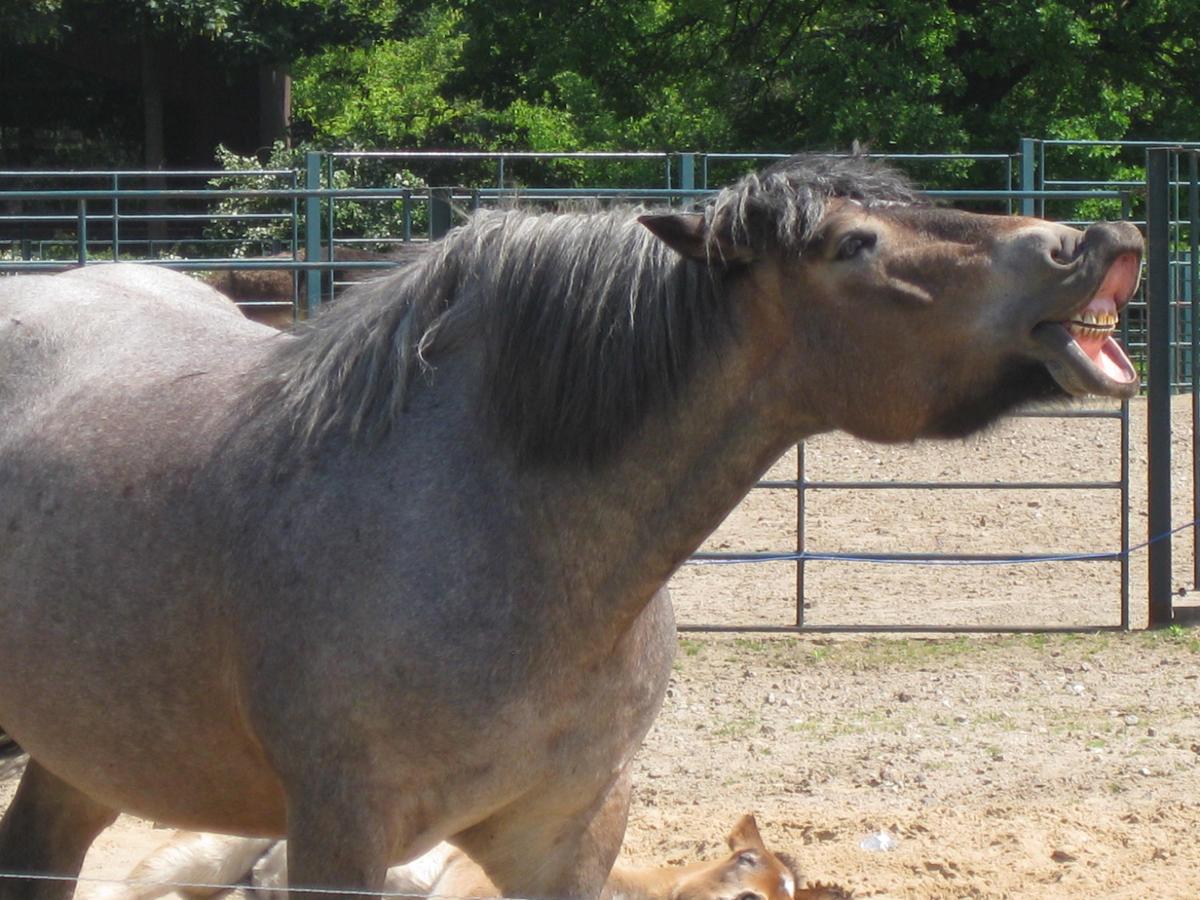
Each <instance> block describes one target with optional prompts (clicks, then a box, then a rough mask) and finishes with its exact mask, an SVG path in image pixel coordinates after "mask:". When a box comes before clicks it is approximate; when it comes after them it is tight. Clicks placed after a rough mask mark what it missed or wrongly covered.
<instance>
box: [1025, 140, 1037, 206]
mask: <svg viewBox="0 0 1200 900" xmlns="http://www.w3.org/2000/svg"><path fill="white" fill-rule="evenodd" d="M1033 148H1034V140H1033V138H1021V190H1022V191H1032V190H1034V189H1035V187H1036V186H1035V185H1034V183H1033V179H1034V165H1033ZM1035 214H1036V207H1035V206H1034V200H1033V198H1032V197H1022V198H1021V215H1023V216H1032V215H1035Z"/></svg>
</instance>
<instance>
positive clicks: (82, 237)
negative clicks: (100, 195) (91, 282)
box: [78, 197, 88, 266]
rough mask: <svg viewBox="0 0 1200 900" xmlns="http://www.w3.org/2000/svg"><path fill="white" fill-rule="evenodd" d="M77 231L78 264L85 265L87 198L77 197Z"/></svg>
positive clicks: (86, 252) (86, 255) (86, 254)
mask: <svg viewBox="0 0 1200 900" xmlns="http://www.w3.org/2000/svg"><path fill="white" fill-rule="evenodd" d="M78 232H79V264H80V265H81V266H85V265H87V257H88V251H87V242H88V233H87V200H85V199H84V198H82V197H80V198H79V225H78Z"/></svg>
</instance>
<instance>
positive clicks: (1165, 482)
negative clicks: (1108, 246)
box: [1146, 149, 1174, 628]
mask: <svg viewBox="0 0 1200 900" xmlns="http://www.w3.org/2000/svg"><path fill="white" fill-rule="evenodd" d="M1170 161H1171V157H1170V151H1169V150H1167V149H1153V150H1148V151H1147V152H1146V181H1147V184H1146V219H1147V221H1146V226H1147V232H1148V235H1147V236H1148V239H1149V240H1148V243H1149V252H1148V257H1147V277H1146V303H1147V306H1148V308H1149V327H1148V334H1147V340H1146V344H1147V351H1148V356H1149V365H1148V374H1149V377H1148V379H1147V381H1148V390H1147V393H1148V395H1149V398H1148V401H1149V402H1148V405H1149V410H1148V412H1149V416H1148V427H1147V439H1148V453H1149V469H1148V472H1147V478H1148V481H1149V485H1148V487H1149V520H1150V521H1149V540H1150V541H1151V544H1150V547H1149V556H1150V560H1149V587H1150V590H1149V593H1150V596H1149V598H1148V599H1149V625H1150V627H1151V628H1161V627H1164V626H1166V625H1170V624H1171V620H1172V618H1173V617H1174V611H1173V608H1172V602H1171V538H1170V531H1171V354H1170V340H1171V296H1170V287H1171V272H1170V264H1171V259H1170V250H1171V248H1170Z"/></svg>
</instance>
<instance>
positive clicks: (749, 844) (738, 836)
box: [729, 813, 763, 853]
mask: <svg viewBox="0 0 1200 900" xmlns="http://www.w3.org/2000/svg"><path fill="white" fill-rule="evenodd" d="M729 849H730V850H732V851H733V852H734V853H738V852H740V851H742V850H762V849H763V839H762V835H761V834H759V833H758V823H757V822H755V821H754V816H752V815H751V814H750V813H747V814H746V815H744V816H742V817H741V818H740V819H739V820H738V823H737V824H736V825H734V826H733V831H731V832H729Z"/></svg>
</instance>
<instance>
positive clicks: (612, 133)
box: [0, 0, 1200, 174]
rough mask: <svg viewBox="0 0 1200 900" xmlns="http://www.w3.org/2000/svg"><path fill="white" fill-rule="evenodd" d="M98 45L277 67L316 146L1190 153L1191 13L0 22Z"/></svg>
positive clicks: (798, 2) (1124, 8)
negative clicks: (1051, 143)
mask: <svg viewBox="0 0 1200 900" xmlns="http://www.w3.org/2000/svg"><path fill="white" fill-rule="evenodd" d="M93 29H94V30H95V34H96V35H97V37H96V38H95V40H96V41H101V40H113V39H115V37H114V36H116V37H120V35H126V36H128V35H139V34H140V35H149V36H151V37H152V38H153V39H154V40H155V41H158V42H160V43H164V44H167V45H180V44H183V43H188V44H192V45H194V44H196V43H197V42H200V43H201V44H203V46H205V47H207V48H209V49H210V50H211V52H212V53H213V54H215V55H217V56H219V57H220V58H221V59H228V60H230V61H231V62H232V61H241V62H245V61H247V60H257V61H272V62H287V63H291V65H292V71H293V72H294V76H295V87H294V113H295V118H296V121H297V122H299V123H300V124H301V125H302V126H303V127H302V136H304V137H309V138H311V139H312V140H313V141H314V142H315V143H317V144H318V145H323V146H337V147H383V146H386V147H409V148H419V147H436V148H454V147H471V148H482V149H488V148H495V149H499V148H506V149H532V150H578V149H589V150H602V149H635V148H636V149H673V150H679V149H690V150H700V151H703V150H732V149H738V150H744V149H756V150H764V151H766V150H792V149H796V148H801V147H807V148H836V147H847V146H849V144H850V143H851V141H854V140H859V141H862V142H864V143H866V144H867V145H868V146H870V147H871V148H873V149H876V150H881V151H888V150H894V151H899V150H905V151H922V150H996V151H1012V150H1013V149H1015V146H1016V142H1017V139H1018V138H1019V137H1021V136H1035V137H1064V138H1075V139H1078V138H1085V139H1119V138H1176V139H1187V138H1189V137H1190V138H1193V139H1194V138H1197V137H1200V91H1198V90H1197V88H1198V87H1200V52H1198V49H1200V48H1198V47H1197V40H1198V38H1197V35H1200V2H1197V0H886V2H885V0H604V2H600V0H555V2H549V0H505V2H502V3H497V2H495V0H27V2H25V3H21V4H16V3H10V4H5V9H4V10H3V11H0V60H3V59H4V58H5V56H4V54H5V51H6V49H11V48H13V47H21V46H28V45H31V44H39V43H40V44H53V43H55V42H58V43H64V42H70V41H75V42H78V41H80V40H82V36H84V35H87V34H90V33H91V31H92V30H93ZM126 40H127V38H126ZM79 93H80V95H81V96H82V94H83V93H84V92H83V91H82V89H81V90H80V92H79ZM71 102H74V103H75V104H76V105H77V107H79V110H81V111H79V112H77V113H76V114H77V115H80V116H85V115H86V113H85V112H83V111H82V110H84V109H85V108H86V106H85V103H84V102H82V101H81V97H80V96H72V97H71ZM42 105H43V106H44V105H45V104H44V103H43V104H42ZM92 108H98V107H97V106H95V105H94V106H93V107H92ZM36 113H37V110H36V109H34V108H33V107H31V108H30V111H29V115H31V116H32V115H35V114H36ZM1079 153H1080V155H1081V158H1082V159H1083V160H1084V161H1085V162H1087V164H1089V165H1092V166H1093V167H1094V168H1095V169H1096V171H1097V172H1100V171H1103V172H1106V173H1110V174H1111V173H1112V172H1113V171H1115V170H1116V167H1118V166H1119V165H1121V164H1123V163H1122V162H1121V161H1118V160H1115V159H1114V158H1113V157H1112V156H1111V153H1109V154H1108V155H1106V151H1103V150H1098V149H1097V150H1087V151H1079Z"/></svg>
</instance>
